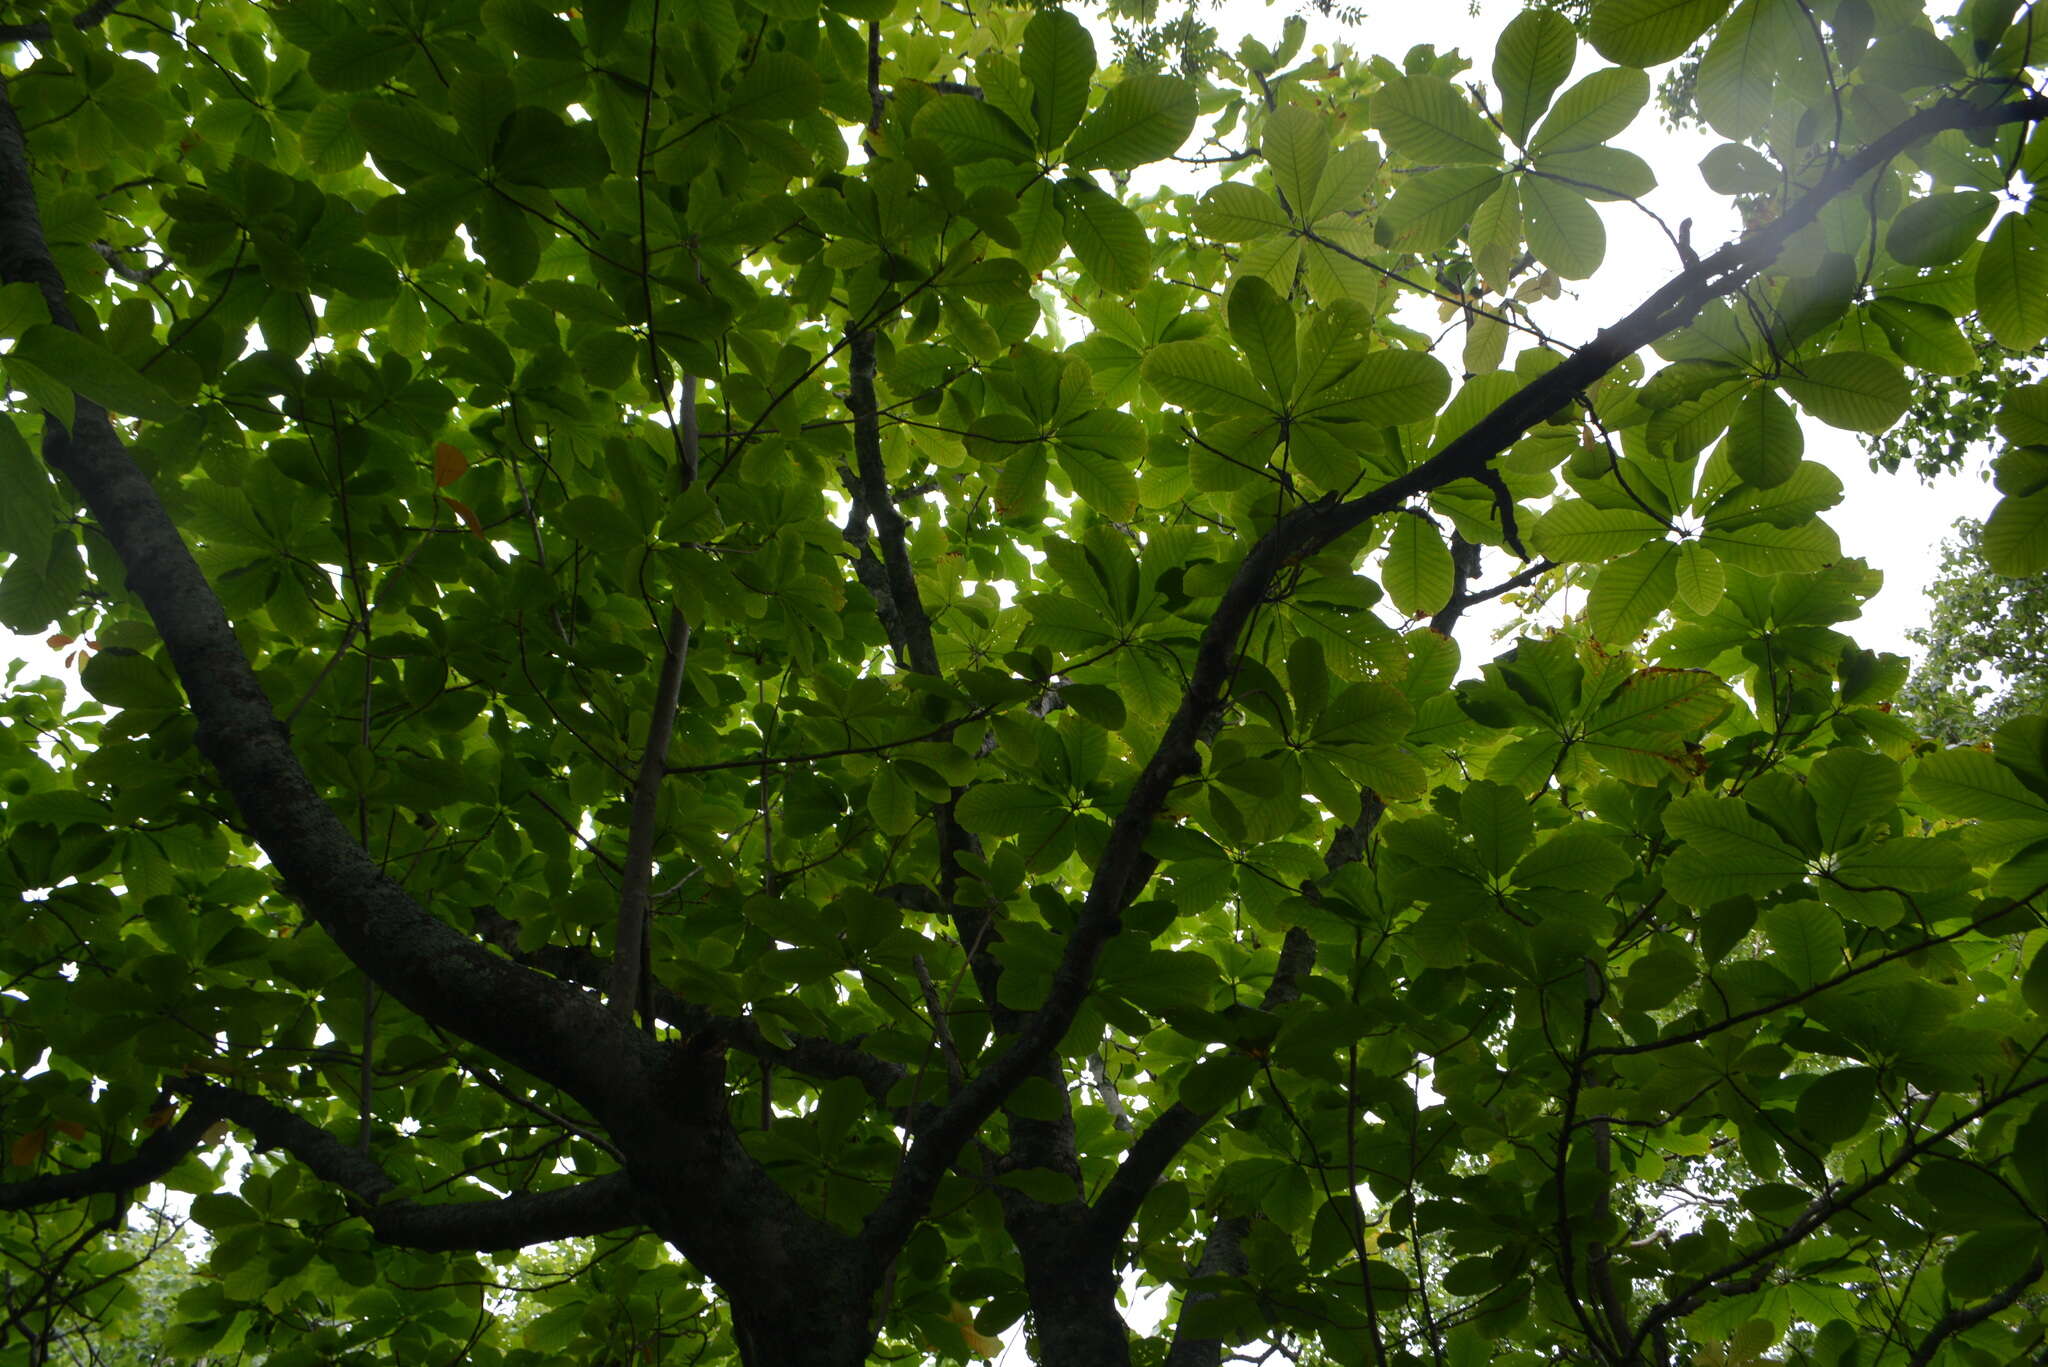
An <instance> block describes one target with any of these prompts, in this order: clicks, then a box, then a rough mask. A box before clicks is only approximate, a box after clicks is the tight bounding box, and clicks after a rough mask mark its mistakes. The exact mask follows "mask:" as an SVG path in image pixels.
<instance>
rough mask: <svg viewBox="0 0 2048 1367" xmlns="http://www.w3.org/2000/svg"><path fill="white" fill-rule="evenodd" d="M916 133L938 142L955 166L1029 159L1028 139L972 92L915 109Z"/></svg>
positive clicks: (1002, 115)
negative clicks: (979, 162) (971, 93)
mask: <svg viewBox="0 0 2048 1367" xmlns="http://www.w3.org/2000/svg"><path fill="white" fill-rule="evenodd" d="M913 126H914V127H915V128H916V130H917V135H918V136H919V137H921V138H930V139H931V140H932V141H933V142H935V143H937V144H938V146H939V150H941V151H942V152H944V153H945V154H946V156H947V158H948V159H949V160H951V161H952V162H953V163H954V164H955V165H959V166H968V165H972V164H973V163H975V162H978V161H1014V162H1028V161H1030V160H1031V139H1029V138H1028V137H1026V136H1025V135H1024V130H1023V129H1021V128H1019V127H1017V125H1016V124H1014V123H1012V122H1010V120H1009V118H1008V117H1007V116H1006V115H1004V114H1002V113H1001V112H999V111H998V110H997V109H996V108H995V106H993V105H991V104H989V103H988V102H987V101H985V100H977V99H975V98H974V97H973V96H971V95H941V96H939V97H938V98H937V99H935V100H933V101H932V102H931V103H929V104H927V105H926V106H925V107H924V108H922V109H920V110H918V111H917V119H916V122H915V124H914V125H913Z"/></svg>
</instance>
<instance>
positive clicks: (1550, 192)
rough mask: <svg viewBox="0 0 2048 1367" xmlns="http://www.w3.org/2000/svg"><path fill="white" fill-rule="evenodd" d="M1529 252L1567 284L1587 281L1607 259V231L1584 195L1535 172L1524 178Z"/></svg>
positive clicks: (1525, 218)
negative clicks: (1570, 281) (1566, 281)
mask: <svg viewBox="0 0 2048 1367" xmlns="http://www.w3.org/2000/svg"><path fill="white" fill-rule="evenodd" d="M1522 220H1523V222H1524V223H1525V224H1526V225H1527V227H1528V230H1529V250H1530V252H1531V253H1533V254H1534V255H1535V257H1536V259H1537V260H1538V261H1541V262H1542V263H1543V264H1544V265H1546V266H1548V267H1550V268H1551V269H1552V270H1554V271H1556V272H1557V273H1558V274H1559V275H1561V276H1563V277H1564V278H1565V279H1567V280H1583V279H1585V278H1586V277H1587V276H1589V275H1591V274H1592V273H1593V272H1594V271H1596V270H1598V269H1600V263H1601V261H1602V260H1604V259H1605V258H1606V256H1607V229H1606V228H1605V227H1604V226H1603V225H1602V224H1601V222H1600V215H1599V213H1597V212H1596V211H1595V210H1594V208H1593V206H1592V205H1590V204H1588V203H1587V202H1586V198H1585V196H1584V195H1582V194H1580V193H1579V192H1578V191H1577V190H1575V189H1573V188H1572V187H1571V186H1569V185H1566V184H1564V183H1563V182H1561V181H1556V180H1552V179H1551V178H1550V177H1548V176H1545V175H1540V174H1537V173H1535V172H1531V173H1530V174H1528V175H1526V176H1523V177H1522Z"/></svg>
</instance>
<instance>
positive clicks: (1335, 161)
mask: <svg viewBox="0 0 2048 1367" xmlns="http://www.w3.org/2000/svg"><path fill="white" fill-rule="evenodd" d="M1380 165H1381V162H1380V154H1379V149H1378V148H1377V147H1376V146H1374V145H1373V144H1372V143H1371V142H1369V141H1359V142H1355V143H1352V144H1351V145H1350V146H1349V147H1342V148H1339V149H1338V150H1337V151H1336V152H1335V153H1334V154H1332V155H1331V157H1330V159H1329V160H1328V161H1326V162H1324V163H1323V173H1322V175H1321V176H1320V177H1319V178H1318V179H1317V181H1316V190H1315V196H1314V197H1313V198H1312V199H1310V200H1309V204H1308V214H1307V218H1308V220H1309V221H1310V222H1311V223H1314V222H1320V221H1321V220H1322V219H1323V218H1325V217H1327V216H1329V215H1331V214H1343V213H1349V212H1351V211H1353V210H1355V209H1358V208H1360V207H1361V206H1362V205H1363V203H1364V200H1365V197H1366V196H1367V195H1368V194H1370V193H1371V192H1372V191H1373V189H1374V187H1375V186H1377V185H1378V183H1379V178H1380Z"/></svg>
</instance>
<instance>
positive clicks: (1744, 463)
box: [1726, 388, 1806, 489]
mask: <svg viewBox="0 0 2048 1367" xmlns="http://www.w3.org/2000/svg"><path fill="white" fill-rule="evenodd" d="M1726 450H1727V452H1728V465H1729V468H1730V469H1732V470H1734V471H1735V473H1736V474H1737V475H1740V476H1741V477H1742V479H1743V480H1744V481H1745V482H1746V483H1749V484H1754V485H1755V486H1756V487H1757V488H1759V489H1772V488H1776V487H1777V486H1778V485H1780V484H1783V483H1784V482H1785V481H1786V480H1788V479H1790V478H1791V477H1792V472H1793V471H1794V470H1796V469H1798V468H1799V464H1800V460H1801V458H1802V456H1803V455H1804V454H1805V451H1806V437H1805V434H1804V433H1802V432H1801V431H1800V428H1799V417H1798V415H1797V414H1795V413H1794V412H1793V411H1792V407H1791V405H1790V404H1788V403H1786V402H1785V401H1784V400H1783V399H1781V398H1779V397H1778V396H1777V394H1776V392H1774V391H1773V390H1769V389H1763V388H1758V389H1753V390H1751V391H1749V392H1748V393H1747V394H1745V395H1743V397H1742V400H1741V402H1740V403H1739V404H1738V405H1737V407H1736V410H1735V416H1734V418H1733V419H1731V420H1730V421H1729V423H1728V440H1727V443H1726Z"/></svg>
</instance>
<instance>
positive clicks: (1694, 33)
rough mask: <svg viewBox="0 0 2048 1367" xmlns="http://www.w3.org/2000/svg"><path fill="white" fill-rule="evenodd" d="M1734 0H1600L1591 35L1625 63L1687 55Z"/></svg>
mask: <svg viewBox="0 0 2048 1367" xmlns="http://www.w3.org/2000/svg"><path fill="white" fill-rule="evenodd" d="M1733 3H1734V0H1595V3H1594V5H1593V13H1592V15H1591V17H1590V19H1589V21H1588V23H1587V26H1586V37H1587V39H1588V40H1589V41H1590V42H1591V43H1592V44H1593V47H1594V49H1595V50H1596V51H1598V52H1599V54H1600V55H1601V56H1602V57H1605V58H1606V59H1607V60H1608V61H1610V62H1619V63H1621V64H1622V65H1623V66H1639V67H1640V66H1655V65H1656V64H1657V63H1659V62H1668V61H1670V60H1671V59H1672V58H1674V57H1677V56H1680V55H1682V54H1683V53H1684V52H1685V50H1686V49H1687V48H1689V47H1691V46H1692V44H1693V40H1694V39H1695V38H1698V37H1699V36H1700V35H1701V34H1702V33H1705V32H1706V31H1707V29H1708V27H1709V26H1710V25H1712V24H1713V22H1714V21H1715V20H1716V19H1719V18H1720V17H1721V16H1722V15H1724V14H1726V13H1727V12H1728V10H1729V8H1730V6H1731V5H1732V4H1733Z"/></svg>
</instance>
